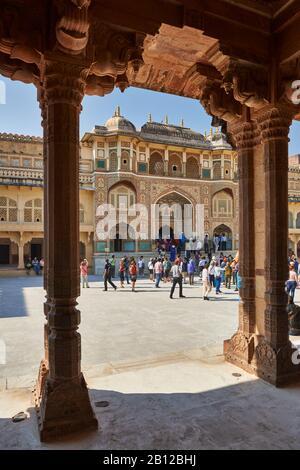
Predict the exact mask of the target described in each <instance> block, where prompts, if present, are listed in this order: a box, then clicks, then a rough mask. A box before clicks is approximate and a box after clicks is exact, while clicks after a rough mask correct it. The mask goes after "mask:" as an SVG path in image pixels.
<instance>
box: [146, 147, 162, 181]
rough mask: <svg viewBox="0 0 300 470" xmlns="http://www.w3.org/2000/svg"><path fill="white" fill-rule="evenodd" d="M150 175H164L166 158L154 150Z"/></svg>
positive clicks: (150, 161) (150, 162) (150, 164)
mask: <svg viewBox="0 0 300 470" xmlns="http://www.w3.org/2000/svg"><path fill="white" fill-rule="evenodd" d="M149 173H150V175H156V176H164V173H165V172H164V160H163V157H162V155H161V154H160V153H159V152H156V151H155V152H153V153H152V154H151V156H150V160H149Z"/></svg>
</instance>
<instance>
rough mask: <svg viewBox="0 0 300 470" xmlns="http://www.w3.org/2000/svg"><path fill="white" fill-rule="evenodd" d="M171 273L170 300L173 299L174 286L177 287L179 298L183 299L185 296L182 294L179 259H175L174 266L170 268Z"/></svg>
mask: <svg viewBox="0 0 300 470" xmlns="http://www.w3.org/2000/svg"><path fill="white" fill-rule="evenodd" d="M171 273H172V276H173V283H172V287H171V292H170V299H173V294H174V291H175V287H176V284H178V285H179V297H181V298H184V297H185V296H184V295H183V294H182V267H181V263H180V260H179V259H177V260H176V261H175V264H174V266H172V268H171Z"/></svg>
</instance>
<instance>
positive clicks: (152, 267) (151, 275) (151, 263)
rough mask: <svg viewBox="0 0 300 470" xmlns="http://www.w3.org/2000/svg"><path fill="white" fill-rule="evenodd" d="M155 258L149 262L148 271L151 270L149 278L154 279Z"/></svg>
mask: <svg viewBox="0 0 300 470" xmlns="http://www.w3.org/2000/svg"><path fill="white" fill-rule="evenodd" d="M153 261H154V260H153V258H151V259H150V261H149V263H148V271H149V280H150V281H153V270H154V263H153Z"/></svg>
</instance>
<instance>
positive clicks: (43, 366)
mask: <svg viewBox="0 0 300 470" xmlns="http://www.w3.org/2000/svg"><path fill="white" fill-rule="evenodd" d="M38 101H39V103H40V109H41V117H42V122H41V124H42V128H43V169H44V185H43V208H44V217H43V218H44V261H45V265H44V270H43V274H44V278H43V282H44V284H43V285H44V290H45V291H46V301H45V302H44V315H45V325H44V352H45V356H44V358H43V359H42V360H41V363H40V368H39V375H38V380H37V383H36V387H35V389H34V394H35V396H36V398H37V401H38V402H39V401H40V400H41V395H42V390H43V389H44V386H45V381H46V378H47V375H48V370H49V345H48V338H49V334H50V331H49V325H48V313H49V309H50V305H49V298H48V258H49V254H48V251H49V246H48V199H47V197H48V193H47V175H48V172H47V149H48V141H47V104H46V99H45V96H44V90H43V89H42V88H39V90H38Z"/></svg>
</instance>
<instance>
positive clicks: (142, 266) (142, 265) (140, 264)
mask: <svg viewBox="0 0 300 470" xmlns="http://www.w3.org/2000/svg"><path fill="white" fill-rule="evenodd" d="M138 268H139V276H140V277H144V275H145V261H144V257H143V256H140V258H139V260H138Z"/></svg>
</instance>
